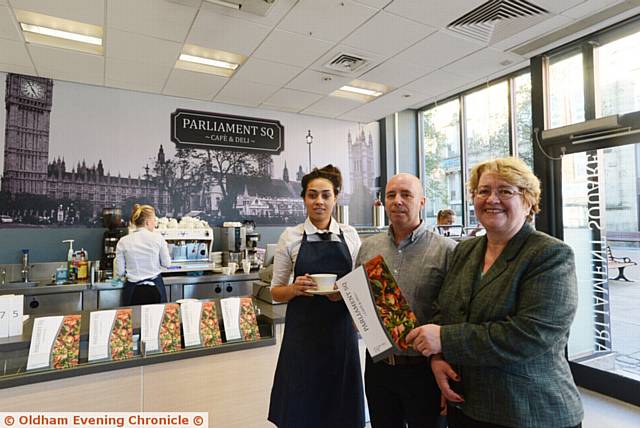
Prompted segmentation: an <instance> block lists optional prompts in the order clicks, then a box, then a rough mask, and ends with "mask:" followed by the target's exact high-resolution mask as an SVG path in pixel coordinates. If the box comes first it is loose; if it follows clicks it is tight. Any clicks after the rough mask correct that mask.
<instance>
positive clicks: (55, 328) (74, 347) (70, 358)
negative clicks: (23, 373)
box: [27, 315, 81, 370]
mask: <svg viewBox="0 0 640 428" xmlns="http://www.w3.org/2000/svg"><path fill="white" fill-rule="evenodd" d="M80 321H81V317H80V315H64V316H62V315H61V316H53V317H41V318H36V319H35V320H34V322H33V331H32V332H31V345H30V347H29V358H28V360H27V370H34V369H43V368H53V369H64V368H69V367H74V366H77V365H78V355H79V354H80Z"/></svg>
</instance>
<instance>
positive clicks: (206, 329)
mask: <svg viewBox="0 0 640 428" xmlns="http://www.w3.org/2000/svg"><path fill="white" fill-rule="evenodd" d="M180 317H181V319H182V333H183V339H184V346H185V347H190V346H206V347H210V346H216V345H220V344H221V343H222V337H221V334H220V324H219V323H218V316H217V311H216V305H215V302H197V301H196V302H184V303H182V304H181V305H180Z"/></svg>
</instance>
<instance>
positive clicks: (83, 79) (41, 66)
mask: <svg viewBox="0 0 640 428" xmlns="http://www.w3.org/2000/svg"><path fill="white" fill-rule="evenodd" d="M28 49H29V52H30V54H31V58H32V59H33V63H34V64H35V66H36V70H37V71H38V75H39V76H46V77H50V78H53V79H60V80H67V81H72V82H80V83H89V84H92V85H103V84H104V57H102V56H100V55H91V54H87V53H83V52H76V51H72V50H69V49H58V48H53V47H49V46H38V45H29V46H28Z"/></svg>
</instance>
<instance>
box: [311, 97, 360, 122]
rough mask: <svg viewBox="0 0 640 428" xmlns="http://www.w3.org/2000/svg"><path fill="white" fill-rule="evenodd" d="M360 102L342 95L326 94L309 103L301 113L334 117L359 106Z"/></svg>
mask: <svg viewBox="0 0 640 428" xmlns="http://www.w3.org/2000/svg"><path fill="white" fill-rule="evenodd" d="M361 105H362V103H361V102H358V101H356V100H352V99H349V98H343V97H333V96H327V97H324V98H322V99H321V100H320V101H318V102H316V103H314V104H311V105H310V106H309V107H307V108H306V109H305V110H303V111H302V113H308V114H317V115H321V116H324V117H336V116H339V115H341V114H343V113H346V112H348V111H349V110H353V109H354V108H356V107H360V106H361Z"/></svg>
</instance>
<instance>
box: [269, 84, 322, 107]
mask: <svg viewBox="0 0 640 428" xmlns="http://www.w3.org/2000/svg"><path fill="white" fill-rule="evenodd" d="M320 98H322V95H318V94H312V93H309V92H302V91H295V90H293V89H280V90H279V91H278V92H276V93H275V94H273V95H271V96H270V97H269V98H267V99H266V100H265V101H264V103H263V104H262V105H264V106H267V107H268V106H275V107H285V108H288V109H292V110H293V111H300V110H303V109H305V108H307V107H308V106H309V105H311V104H313V103H315V102H316V101H318V100H319V99H320Z"/></svg>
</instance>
